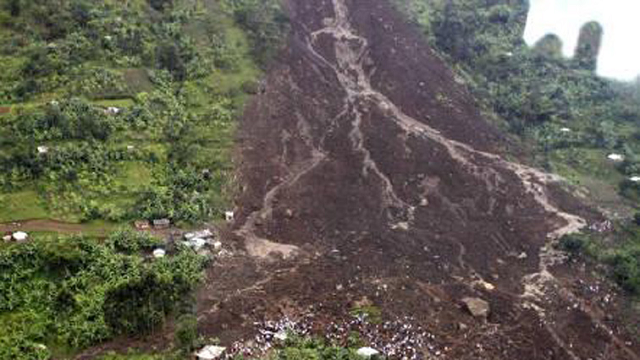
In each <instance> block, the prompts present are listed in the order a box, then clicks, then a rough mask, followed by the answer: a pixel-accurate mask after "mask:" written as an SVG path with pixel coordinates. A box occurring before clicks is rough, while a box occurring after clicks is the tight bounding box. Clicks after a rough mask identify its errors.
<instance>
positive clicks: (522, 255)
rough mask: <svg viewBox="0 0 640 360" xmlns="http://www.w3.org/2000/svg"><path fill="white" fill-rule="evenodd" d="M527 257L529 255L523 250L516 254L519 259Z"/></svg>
mask: <svg viewBox="0 0 640 360" xmlns="http://www.w3.org/2000/svg"><path fill="white" fill-rule="evenodd" d="M527 257H529V255H527V253H526V252H524V251H523V252H522V253H521V254H520V255H518V259H520V260H524V259H526V258H527Z"/></svg>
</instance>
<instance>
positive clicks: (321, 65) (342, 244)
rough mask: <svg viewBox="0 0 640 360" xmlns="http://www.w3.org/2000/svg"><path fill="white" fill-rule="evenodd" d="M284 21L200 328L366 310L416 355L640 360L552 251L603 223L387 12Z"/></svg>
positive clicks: (314, 7)
mask: <svg viewBox="0 0 640 360" xmlns="http://www.w3.org/2000/svg"><path fill="white" fill-rule="evenodd" d="M288 11H289V13H290V16H291V19H292V25H293V33H292V35H291V39H290V42H289V46H288V47H287V49H286V50H285V51H284V52H283V54H282V55H281V56H280V58H279V59H278V61H277V62H276V63H275V64H274V66H273V67H272V69H271V70H270V72H269V74H268V78H267V81H266V89H265V91H264V93H262V94H259V95H257V96H256V97H255V98H254V99H253V100H252V102H251V104H250V105H249V106H248V108H247V110H246V114H245V116H244V119H243V122H242V125H241V130H240V138H239V142H238V143H239V149H238V161H239V168H240V174H239V175H240V180H241V182H242V192H241V194H240V195H239V197H238V212H239V214H238V216H237V219H236V222H235V224H234V225H233V226H232V228H231V229H229V230H228V231H227V232H226V233H225V236H224V238H225V239H226V241H225V244H226V245H225V246H228V247H229V248H230V249H232V250H233V254H234V255H233V256H231V257H227V258H224V259H221V260H220V261H218V262H216V264H215V265H214V266H213V267H212V268H210V269H209V271H208V281H207V284H206V286H204V287H203V289H202V290H201V291H200V294H199V304H198V318H199V324H200V330H201V332H202V333H203V334H205V335H207V336H215V337H218V338H220V340H221V341H222V343H223V344H225V345H231V344H232V343H234V342H238V341H242V340H243V339H245V340H249V339H251V338H252V336H253V335H254V333H255V330H256V329H255V325H254V324H255V323H256V322H261V321H264V320H270V319H278V318H282V317H285V316H287V317H291V318H296V317H303V316H305V315H308V314H313V315H314V319H315V320H314V323H313V327H314V328H315V329H316V331H317V332H318V333H319V334H323V333H324V332H326V329H327V327H326V325H327V324H331V323H332V322H340V321H347V320H349V319H350V315H349V310H350V309H351V308H353V307H354V306H356V305H358V304H362V303H363V302H364V303H367V304H373V305H375V306H377V307H379V308H380V309H381V310H382V316H383V318H384V319H390V320H393V319H400V318H411V319H412V320H411V322H412V324H415V325H416V326H420V327H421V328H422V329H426V331H428V333H429V334H431V336H430V337H429V343H428V344H426V345H425V346H424V348H422V349H420V355H419V357H420V358H427V359H430V358H438V359H455V360H461V359H495V360H497V359H504V360H512V359H527V360H534V359H558V360H565V359H631V360H633V359H640V356H639V355H638V354H639V353H640V344H639V343H638V339H637V338H634V337H633V335H632V334H631V332H629V331H628V329H627V328H625V327H624V326H623V325H624V324H625V323H626V322H625V321H624V319H623V318H622V315H621V314H622V313H621V311H622V310H621V309H622V307H621V306H620V304H621V303H622V302H623V301H624V298H623V297H622V296H621V295H620V294H619V293H618V291H617V290H616V289H614V288H612V287H611V286H609V285H608V284H607V283H606V282H603V281H601V280H600V279H598V278H596V277H594V276H593V275H592V272H591V268H590V267H589V266H586V265H582V266H579V265H575V264H574V265H568V264H566V263H565V261H564V257H563V254H561V253H558V252H557V251H555V250H554V248H553V244H554V242H555V241H557V239H558V238H559V237H561V236H562V235H564V234H567V233H571V232H574V231H577V230H579V229H580V228H582V227H584V226H586V225H587V224H588V223H590V222H592V221H599V220H600V215H598V214H597V213H595V212H593V211H591V210H590V209H589V208H587V207H585V206H583V205H582V204H581V202H580V201H578V200H576V199H575V198H573V197H572V196H571V195H569V194H567V193H565V192H564V191H563V190H562V189H561V186H560V183H561V181H562V180H561V179H559V178H558V177H556V176H553V175H549V174H545V173H543V172H541V171H539V170H536V169H534V168H531V167H528V166H525V165H522V164H519V163H516V162H510V161H507V160H505V155H506V153H507V150H505V149H506V148H508V144H507V142H506V140H505V139H504V137H503V136H502V135H501V134H500V133H499V132H498V131H497V130H496V129H494V128H493V127H492V126H491V125H490V124H489V123H488V122H486V121H485V120H484V119H483V118H482V116H481V114H480V112H479V111H478V108H477V106H476V104H475V102H474V101H473V99H472V97H471V96H470V95H469V93H468V92H467V91H466V90H465V88H464V87H463V86H461V85H460V84H458V83H457V82H456V81H455V77H454V75H453V74H452V72H451V71H450V70H449V69H448V67H447V66H446V64H445V63H444V62H443V61H442V60H441V59H440V58H439V57H438V56H436V55H435V54H434V53H433V52H432V51H431V50H430V49H429V46H428V44H427V43H425V40H424V39H423V37H422V36H421V35H420V34H419V33H418V32H417V31H416V30H415V29H413V28H412V27H411V26H409V25H407V24H406V23H405V22H404V21H403V19H402V18H401V16H400V15H399V14H397V13H396V12H395V10H394V9H392V7H391V6H390V5H389V4H388V3H387V1H386V0H295V1H289V2H288ZM585 289H586V290H585ZM464 297H477V298H481V299H484V300H486V301H488V302H489V304H490V306H491V311H490V314H489V316H488V318H487V319H486V320H483V319H476V318H473V317H472V316H471V315H470V314H468V313H467V312H466V311H465V309H464V308H463V306H462V304H461V299H462V298H464Z"/></svg>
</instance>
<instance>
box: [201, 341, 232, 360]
mask: <svg viewBox="0 0 640 360" xmlns="http://www.w3.org/2000/svg"><path fill="white" fill-rule="evenodd" d="M225 350H227V348H225V347H222V346H215V345H207V346H205V347H203V348H202V349H201V350H200V351H198V352H197V353H196V358H197V359H199V360H214V359H217V358H219V357H220V356H221V355H222V353H224V351H225Z"/></svg>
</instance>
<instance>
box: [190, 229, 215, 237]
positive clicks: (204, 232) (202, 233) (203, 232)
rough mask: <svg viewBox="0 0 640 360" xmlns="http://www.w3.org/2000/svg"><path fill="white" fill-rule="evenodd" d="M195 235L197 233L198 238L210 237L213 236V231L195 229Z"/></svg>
mask: <svg viewBox="0 0 640 360" xmlns="http://www.w3.org/2000/svg"><path fill="white" fill-rule="evenodd" d="M193 235H195V236H194V237H198V238H202V239H208V238H212V237H213V232H212V231H211V230H209V229H204V230H200V231H195V232H194V233H193Z"/></svg>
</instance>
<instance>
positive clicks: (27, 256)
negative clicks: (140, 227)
mask: <svg viewBox="0 0 640 360" xmlns="http://www.w3.org/2000/svg"><path fill="white" fill-rule="evenodd" d="M286 30H287V21H286V18H285V17H284V16H283V15H282V12H281V11H280V8H279V7H278V2H277V1H275V0H273V1H249V0H128V1H120V0H100V1H98V0H53V1H51V0H29V1H27V0H0V62H1V63H2V70H3V71H2V72H0V203H1V204H2V206H0V223H5V222H11V221H20V220H26V219H56V220H62V221H66V222H73V223H82V226H79V225H78V228H81V229H84V230H86V231H84V233H85V235H94V236H101V237H105V236H107V235H108V233H109V231H110V230H111V229H113V228H114V227H116V226H118V224H122V223H125V222H130V221H131V220H134V219H149V220H151V219H156V218H169V219H171V220H172V221H173V222H174V223H178V224H183V223H184V224H192V223H200V222H203V221H208V220H211V219H212V218H216V217H218V216H219V215H220V213H221V212H222V210H224V209H226V208H227V207H228V206H229V202H230V195H231V194H232V192H233V191H234V188H233V184H232V183H231V173H232V170H233V168H232V162H231V149H232V146H233V139H234V132H235V128H236V121H235V120H236V118H237V116H238V115H239V114H240V110H241V109H242V106H243V103H244V101H245V99H246V98H247V95H248V94H250V93H253V92H255V90H256V89H257V80H258V78H259V76H260V75H261V71H262V70H261V68H260V66H264V65H265V64H266V62H267V61H268V60H269V58H270V57H272V56H273V55H274V54H275V51H276V50H277V49H276V48H277V46H278V45H279V41H280V39H282V38H284V32H285V31H286ZM73 226H76V225H73ZM30 235H31V240H32V241H31V242H29V243H26V244H5V243H2V244H0V358H1V359H18V360H22V359H25V360H32V359H50V358H68V357H70V356H72V355H73V354H74V353H76V352H77V351H78V350H79V349H82V348H85V347H88V346H92V345H95V344H98V343H100V342H103V341H105V340H108V339H112V338H114V337H116V336H120V335H123V336H124V335H136V336H139V335H144V334H148V333H150V332H153V331H154V330H156V329H159V328H161V327H162V326H163V324H164V323H165V321H166V320H167V319H168V318H170V317H175V319H177V323H176V324H177V330H178V331H177V333H176V339H175V342H176V345H177V347H179V349H177V353H179V352H180V351H190V350H191V349H193V347H194V346H197V345H198V341H199V339H198V337H197V331H196V327H195V325H194V324H195V322H194V318H193V313H192V312H193V303H194V301H195V300H194V298H193V297H194V295H193V289H194V287H195V286H196V285H197V283H198V281H199V280H200V278H201V276H202V267H203V265H204V263H203V261H204V260H203V259H202V258H201V257H199V256H197V255H195V254H193V252H192V251H190V250H186V249H181V248H179V249H169V250H170V251H169V253H170V254H171V255H170V256H167V257H165V258H162V259H156V260H153V259H151V256H150V254H149V253H150V251H151V249H152V248H154V247H155V246H158V245H161V244H162V243H161V242H160V241H159V240H158V239H155V238H153V237H150V236H147V235H143V234H138V233H133V232H131V231H129V230H118V231H115V232H114V233H113V234H111V235H109V236H108V237H107V239H106V240H105V241H103V242H102V241H101V240H98V239H96V238H90V237H88V236H73V237H58V236H57V235H56V234H54V233H51V232H31V233H30ZM178 350H180V351H178ZM171 356H172V358H175V357H173V355H171ZM120 358H128V359H138V360H142V359H162V358H169V357H165V356H164V355H157V356H156V355H153V356H151V355H149V356H147V355H136V354H132V355H130V356H125V357H120V356H116V355H113V356H111V355H108V356H107V357H106V358H105V359H120Z"/></svg>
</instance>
